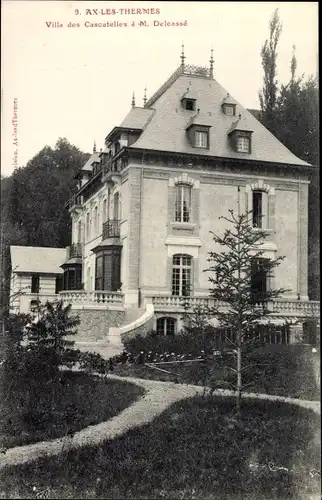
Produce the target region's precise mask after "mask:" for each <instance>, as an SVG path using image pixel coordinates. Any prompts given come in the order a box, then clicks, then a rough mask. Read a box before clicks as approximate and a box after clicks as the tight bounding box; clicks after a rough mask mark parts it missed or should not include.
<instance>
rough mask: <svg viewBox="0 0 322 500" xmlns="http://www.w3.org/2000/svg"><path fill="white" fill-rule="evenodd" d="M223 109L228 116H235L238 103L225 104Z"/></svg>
mask: <svg viewBox="0 0 322 500" xmlns="http://www.w3.org/2000/svg"><path fill="white" fill-rule="evenodd" d="M223 111H224V113H225V115H227V116H235V114H236V105H235V104H223Z"/></svg>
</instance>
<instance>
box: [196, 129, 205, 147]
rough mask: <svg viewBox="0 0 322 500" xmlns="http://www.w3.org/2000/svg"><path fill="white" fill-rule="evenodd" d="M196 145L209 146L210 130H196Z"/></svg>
mask: <svg viewBox="0 0 322 500" xmlns="http://www.w3.org/2000/svg"><path fill="white" fill-rule="evenodd" d="M195 147H196V148H207V147H208V132H206V131H201V130H196V133H195Z"/></svg>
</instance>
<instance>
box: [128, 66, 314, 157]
mask: <svg viewBox="0 0 322 500" xmlns="http://www.w3.org/2000/svg"><path fill="white" fill-rule="evenodd" d="M189 68H194V67H191V66H189V67H188V66H185V67H184V68H183V67H179V68H178V69H177V70H176V71H175V72H174V73H173V75H172V76H171V77H170V78H169V79H168V80H167V81H166V82H165V83H164V84H163V85H162V86H161V87H160V88H159V90H158V91H157V92H156V93H155V94H154V95H153V96H152V97H151V98H150V99H149V100H148V102H147V103H146V105H145V108H132V110H131V111H130V112H129V114H128V115H127V117H126V118H125V120H124V121H123V122H122V124H121V126H122V127H125V126H126V127H133V128H134V127H135V128H141V129H143V132H142V133H141V135H140V137H139V138H138V139H137V140H136V141H135V143H134V144H132V146H131V148H133V149H135V148H140V149H152V150H153V149H155V150H158V151H165V152H177V153H178V152H180V153H187V154H192V155H193V154H194V153H196V152H198V151H196V148H194V147H192V145H191V143H190V142H189V139H188V137H187V132H186V129H187V127H189V124H190V123H191V118H192V116H194V115H195V111H190V110H186V109H184V108H183V106H182V105H181V99H182V97H183V95H185V94H186V92H187V89H188V88H189V93H190V95H193V96H194V98H196V109H199V110H200V116H203V117H204V118H206V119H207V125H208V126H210V127H211V128H210V129H209V134H210V136H209V149H205V150H203V152H202V154H203V155H205V156H211V157H222V158H230V159H245V155H244V153H239V152H237V151H234V150H233V148H232V146H231V143H230V141H229V137H228V134H229V133H230V132H231V130H232V127H233V126H234V123H235V122H236V116H238V115H239V114H241V115H242V117H243V122H244V123H246V122H247V127H248V130H252V131H253V134H252V150H251V153H250V154H249V155H248V156H247V160H254V161H264V162H272V163H281V164H289V165H307V166H308V165H309V164H308V163H306V162H305V161H303V160H301V159H300V158H297V157H296V156H295V155H294V154H293V153H291V151H289V150H288V149H287V148H286V147H285V146H284V145H283V144H282V143H281V142H280V141H279V140H278V139H277V138H276V137H275V136H274V135H273V134H272V133H271V132H269V131H268V130H267V129H266V128H265V127H264V126H263V125H262V124H261V123H260V122H259V121H258V120H257V119H256V118H255V117H254V116H253V115H252V114H251V113H250V112H249V111H248V110H247V109H246V108H244V107H243V106H242V105H241V104H239V103H238V102H237V101H236V100H235V99H234V98H233V97H232V96H230V95H229V99H227V90H225V89H224V88H223V87H222V86H221V85H220V84H219V83H218V82H217V81H216V80H215V79H213V78H212V77H211V75H210V73H209V72H207V71H206V69H205V68H203V71H201V70H200V71H199V72H198V71H193V70H191V71H190V70H189ZM201 69H202V68H201ZM227 100H228V101H229V103H231V104H236V116H229V115H226V114H225V113H224V112H223V110H222V104H223V102H227Z"/></svg>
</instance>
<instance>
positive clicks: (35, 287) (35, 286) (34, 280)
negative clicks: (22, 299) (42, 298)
mask: <svg viewBox="0 0 322 500" xmlns="http://www.w3.org/2000/svg"><path fill="white" fill-rule="evenodd" d="M39 290H40V288H39V276H31V293H39Z"/></svg>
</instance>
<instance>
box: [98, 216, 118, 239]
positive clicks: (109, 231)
mask: <svg viewBox="0 0 322 500" xmlns="http://www.w3.org/2000/svg"><path fill="white" fill-rule="evenodd" d="M120 222H121V221H120V220H117V219H109V220H107V221H106V222H103V231H102V233H103V240H105V239H106V238H119V237H120Z"/></svg>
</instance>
